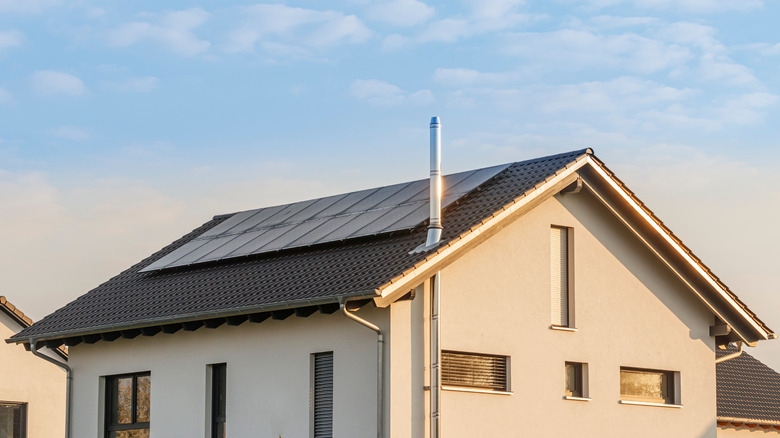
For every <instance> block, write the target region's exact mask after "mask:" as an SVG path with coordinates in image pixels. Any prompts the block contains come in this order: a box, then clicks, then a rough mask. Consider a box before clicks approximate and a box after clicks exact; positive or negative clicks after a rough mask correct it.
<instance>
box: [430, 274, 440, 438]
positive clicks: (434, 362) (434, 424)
mask: <svg viewBox="0 0 780 438" xmlns="http://www.w3.org/2000/svg"><path fill="white" fill-rule="evenodd" d="M432 283H433V284H432V285H431V286H432V287H431V438H441V320H440V319H439V312H440V305H441V294H440V291H439V288H440V286H441V272H437V273H436V274H434V276H433V278H432Z"/></svg>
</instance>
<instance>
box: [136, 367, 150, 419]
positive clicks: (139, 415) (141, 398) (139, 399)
mask: <svg viewBox="0 0 780 438" xmlns="http://www.w3.org/2000/svg"><path fill="white" fill-rule="evenodd" d="M137 381H138V385H137V386H138V388H137V389H136V393H137V395H136V403H137V406H136V421H138V422H146V421H149V408H150V404H149V393H150V391H151V389H152V387H151V384H152V379H151V378H150V377H149V376H138V378H137Z"/></svg>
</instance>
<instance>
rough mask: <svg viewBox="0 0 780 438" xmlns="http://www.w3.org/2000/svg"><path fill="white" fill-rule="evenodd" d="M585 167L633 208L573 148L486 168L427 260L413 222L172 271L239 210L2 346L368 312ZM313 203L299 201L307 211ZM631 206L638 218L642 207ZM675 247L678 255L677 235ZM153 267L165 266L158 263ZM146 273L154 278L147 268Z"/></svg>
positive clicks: (750, 320) (757, 324)
mask: <svg viewBox="0 0 780 438" xmlns="http://www.w3.org/2000/svg"><path fill="white" fill-rule="evenodd" d="M588 165H589V167H591V168H594V169H599V170H600V171H601V172H602V173H603V175H604V176H603V178H606V179H609V180H610V181H617V183H616V184H618V185H617V186H616V187H617V188H616V189H615V190H618V191H620V192H621V193H623V194H624V195H625V196H628V197H629V198H630V200H631V201H632V202H635V203H636V202H639V201H638V200H637V199H636V198H635V197H634V195H633V194H632V193H631V192H628V191H627V190H625V189H624V186H623V185H622V183H620V182H619V180H617V179H616V178H614V176H613V175H612V174H611V172H609V171H608V170H607V169H606V168H605V167H604V166H603V164H601V162H600V161H598V160H597V159H596V158H595V156H593V152H592V151H591V150H590V149H583V150H577V151H572V152H567V153H563V154H558V155H552V156H547V157H542V158H537V159H533V160H527V161H521V162H517V163H511V164H509V165H505V166H500V167H496V168H495V169H499V170H498V171H497V172H495V173H494V174H492V175H491V176H490V177H489V178H487V179H486V180H485V181H483V182H481V183H479V184H477V185H475V186H474V187H473V189H472V190H471V191H469V192H468V193H464V194H459V195H458V197H457V199H456V200H455V201H454V202H452V203H451V205H449V207H447V208H446V209H445V210H444V211H443V224H444V231H443V235H442V244H441V245H439V246H438V247H436V248H433V249H431V250H429V251H423V252H416V251H415V249H416V248H418V246H419V245H420V244H421V243H422V242H424V241H425V234H426V225H427V221H426V220H423V221H422V222H420V223H416V224H414V225H410V226H407V227H405V228H401V229H398V228H397V227H395V228H392V227H391V228H392V229H391V230H389V231H387V230H385V232H379V233H378V234H373V235H359V236H356V237H350V238H345V239H344V240H335V241H334V240H330V241H324V242H315V243H314V244H311V245H309V246H295V245H291V246H292V247H282V248H277V249H275V250H273V251H270V252H269V251H265V252H260V253H251V254H248V255H244V256H241V257H230V258H227V259H220V260H213V261H201V260H198V259H192V262H193V263H194V264H185V265H180V266H177V265H176V263H170V261H171V260H174V258H173V257H171V256H169V255H170V254H173V253H175V252H176V251H177V250H179V249H180V248H183V247H186V246H187V245H190V246H191V245H192V244H191V242H193V241H196V240H198V239H201V240H203V239H204V238H205V237H209V236H212V235H216V234H218V233H216V231H217V230H221V229H225V230H227V229H231V228H232V226H231V227H228V226H226V224H228V223H229V222H231V220H232V222H233V223H239V222H240V221H237V220H235V219H236V217H237V216H238V215H241V214H244V215H245V216H247V217H249V216H252V215H253V214H256V213H257V212H260V211H262V210H256V211H255V213H251V214H249V215H247V214H245V212H239V213H234V214H228V215H221V216H215V217H214V218H213V219H212V220H210V221H208V222H206V223H205V224H203V225H202V226H200V227H199V228H197V229H195V230H193V231H192V232H190V233H189V234H187V235H185V236H183V237H182V238H180V239H179V240H177V241H175V242H173V243H171V244H170V245H168V246H167V247H165V248H163V249H162V250H160V251H158V252H157V253H155V254H153V255H151V256H150V257H148V258H146V259H144V260H142V261H141V262H139V263H137V264H136V265H134V266H132V267H131V268H129V269H127V270H126V271H124V272H122V273H121V274H119V275H117V276H116V277H114V278H112V279H110V280H108V281H107V282H105V283H104V284H102V285H100V286H98V287H97V288H95V289H93V290H92V291H90V292H88V293H87V294H85V295H83V296H81V297H79V298H78V299H76V300H75V301H73V302H71V303H70V304H68V305H67V306H65V307H63V308H61V309H59V310H57V311H56V312H54V313H53V314H51V315H49V316H47V317H46V318H44V319H43V320H41V321H39V322H38V323H36V324H35V325H33V326H31V327H28V328H27V329H25V330H23V331H22V332H20V333H18V334H17V335H15V336H13V337H12V338H11V339H10V340H9V342H26V341H27V340H29V339H36V340H44V341H46V345H47V346H57V345H59V344H61V343H62V342H65V344H66V345H75V344H76V343H78V342H81V341H84V342H88V343H92V342H96V341H98V340H100V339H103V340H109V341H110V340H113V339H116V338H117V337H119V336H122V337H134V336H138V334H139V333H143V334H144V335H152V334H155V333H157V332H159V331H160V330H162V331H163V332H173V331H176V330H178V329H180V328H184V329H185V330H195V329H197V328H199V327H201V326H203V324H204V323H205V325H206V326H207V327H215V326H218V325H219V324H222V323H223V322H225V320H226V321H227V323H228V324H240V323H241V322H243V321H245V320H246V319H247V317H248V318H249V319H250V320H252V321H256V322H259V321H262V320H264V319H265V318H267V317H270V316H272V317H274V318H276V319H283V318H286V317H288V316H289V315H291V314H293V313H295V314H296V315H298V316H308V315H309V314H311V313H313V312H315V311H318V310H319V311H320V312H324V313H328V312H332V311H335V310H336V309H337V308H338V305H337V303H338V301H339V299H342V300H343V299H374V300H375V301H376V302H377V303H378V304H382V305H387V304H389V302H391V300H395V299H397V298H399V297H400V296H402V295H403V294H405V293H406V292H408V291H409V290H411V289H412V288H413V287H415V286H416V285H417V283H419V281H421V279H422V278H423V277H422V275H425V274H426V273H427V272H428V270H430V269H438V268H440V267H441V266H443V265H442V263H447V260H452V259H453V257H452V256H451V255H452V254H454V253H455V252H456V251H459V250H463V248H466V245H467V244H468V242H478V241H479V239H474V236H478V237H479V236H482V237H483V238H486V237H485V236H488V235H490V232H489V230H486V227H487V228H491V227H492V229H497V228H500V227H494V225H495V224H497V223H499V222H502V221H504V220H505V219H506V218H507V217H508V216H509V215H510V214H517V211H520V210H519V206H525V207H528V208H531V207H532V206H533V205H535V204H534V202H538V201H539V200H541V199H545V198H544V197H543V196H548V197H549V196H552V195H554V194H555V193H557V191H560V190H561V189H562V188H563V187H566V186H567V185H570V184H571V183H572V182H575V181H578V179H579V178H580V176H579V175H580V174H582V170H584V168H585V167H588ZM422 181H423V182H424V181H427V180H422ZM409 184H411V185H414V184H417V185H420V183H418V182H415V183H407V185H409ZM423 185H424V183H423ZM400 186H403V185H400ZM376 190H380V191H381V190H382V188H380V189H376ZM355 193H358V192H355ZM542 195H543V196H542ZM348 196H349V194H348V195H342V196H340V197H336V198H340V199H343V198H345V197H348ZM425 199H427V196H425ZM317 201H318V200H312V201H308V204H307V205H312V204H316V203H317ZM296 204H301V203H296ZM296 204H288V205H287V206H280V207H278V210H277V211H286V210H288V207H290V208H292V207H291V206H293V205H296ZM304 204H306V203H304ZM639 205H641V207H642V208H643V209H644V210H643V211H645V210H646V208H645V207H644V205H643V204H641V203H640V204H639ZM646 211H647V212H649V210H646ZM418 220H419V219H418ZM648 220H650V221H655V222H653V223H654V224H655V226H656V228H657V229H658V232H659V233H661V234H664V233H665V234H664V235H671V232H670V231H669V230H668V229H666V228H665V227H663V224H662V223H660V221H658V220H657V218H655V216H652V213H650V216H649V219H648ZM296 223H297V222H296ZM658 224H660V227H659V225H658ZM671 236H672V237H673V235H671ZM667 237H668V236H667ZM669 239H672V238H669ZM670 241H671V240H670ZM673 241H674V243H675V244H678V245H682V243H681V242H679V239H677V238H676V237H674V238H673ZM680 248H682V249H680V251H682V252H684V254H685V255H686V256H688V259H687V260H688V261H689V262H690V263H692V264H693V265H696V266H695V267H696V268H697V269H698V271H697V272H699V273H700V274H701V275H702V276H703V277H706V278H707V279H708V280H709V281H710V282H713V281H716V282H717V278H715V277H714V276H713V275H712V274H711V273H710V272H709V270H707V269H706V267H705V266H703V265H700V262H699V261H698V259H691V256H692V253H690V251H689V250H688V249H687V248H686V247H684V246H681V247H680ZM195 249H196V250H197V248H195ZM179 252H180V253H182V252H184V251H181V250H179ZM166 257H167V259H166ZM161 260H167V261H166V262H165V263H157V262H159V261H161ZM150 267H154V269H153V270H152V269H147V268H150ZM699 273H697V274H696V275H700V274H699ZM713 279H714V280H713ZM718 284H720V283H719V282H718ZM722 289H723V290H720V289H719V290H718V291H717V292H718V293H719V294H720V295H722V296H716V297H715V298H712V297H710V296H705V295H701V294H700V295H699V296H700V298H702V299H703V300H705V301H706V302H707V304H708V305H709V306H710V308H712V309H713V311H714V312H715V313H716V314H717V315H719V316H720V317H722V318H724V320H725V321H727V322H729V323H730V324H731V323H735V326H737V325H739V324H741V326H740V327H742V326H746V327H748V329H751V330H753V332H755V333H750V334H749V335H750V336H749V337H750V339H751V340H753V341H755V340H757V339H767V338H768V337H769V336H770V335H771V334H772V332H771V330H769V329H768V328H767V327H766V326H765V325H764V324H763V323H762V322H761V321H760V320H759V319H758V318H756V317H755V315H754V314H753V313H752V312H750V310H749V309H747V307H746V306H744V304H743V303H741V302H740V301H739V300H738V299H737V298H736V296H735V295H734V294H733V293H732V292H731V291H729V290H728V289H727V288H725V286H723V288H722ZM710 301H712V303H711V302H710ZM334 306H335V307H334ZM292 309H295V310H294V311H293V310H292ZM226 318H227V319H226ZM231 318H233V319H231ZM744 330H747V329H744ZM744 330H743V331H744Z"/></svg>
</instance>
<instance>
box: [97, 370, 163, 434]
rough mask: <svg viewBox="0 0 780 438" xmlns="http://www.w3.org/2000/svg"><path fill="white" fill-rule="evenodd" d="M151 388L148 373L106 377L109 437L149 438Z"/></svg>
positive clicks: (107, 428) (107, 432)
mask: <svg viewBox="0 0 780 438" xmlns="http://www.w3.org/2000/svg"><path fill="white" fill-rule="evenodd" d="M151 386H152V380H151V376H150V374H149V373H148V372H147V373H136V374H124V375H120V376H108V377H106V437H107V438H149V413H150V395H151Z"/></svg>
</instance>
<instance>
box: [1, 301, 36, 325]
mask: <svg viewBox="0 0 780 438" xmlns="http://www.w3.org/2000/svg"><path fill="white" fill-rule="evenodd" d="M0 309H2V310H3V311H4V312H5V314H6V315H8V316H10V317H11V319H13V320H14V321H16V322H18V323H19V324H20V325H21V326H22V328H27V327H29V326H31V325H33V320H32V319H31V318H30V317H29V316H27V315H25V314H24V312H22V311H21V310H19V308H18V307H16V306H14V305H13V304H11V302H10V301H8V299H7V298H6V297H5V296H3V295H0Z"/></svg>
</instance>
